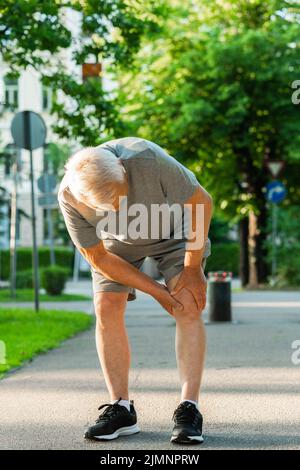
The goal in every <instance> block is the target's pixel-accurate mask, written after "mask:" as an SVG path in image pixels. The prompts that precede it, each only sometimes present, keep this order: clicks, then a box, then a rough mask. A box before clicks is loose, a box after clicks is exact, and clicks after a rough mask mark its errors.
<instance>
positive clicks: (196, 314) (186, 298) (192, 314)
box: [173, 289, 202, 323]
mask: <svg viewBox="0 0 300 470" xmlns="http://www.w3.org/2000/svg"><path fill="white" fill-rule="evenodd" d="M176 299H177V300H178V301H179V302H180V303H181V304H182V306H183V310H175V311H174V312H173V314H174V317H175V320H176V322H184V323H191V322H197V321H199V319H200V318H201V313H202V311H201V310H200V309H199V308H198V307H197V305H196V302H195V299H194V297H193V295H192V293H191V292H190V291H189V290H187V289H182V291H180V292H179V293H178V295H177V296H176Z"/></svg>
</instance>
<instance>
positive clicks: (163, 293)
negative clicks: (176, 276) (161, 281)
mask: <svg viewBox="0 0 300 470" xmlns="http://www.w3.org/2000/svg"><path fill="white" fill-rule="evenodd" d="M153 297H154V298H155V299H156V300H157V301H158V302H159V303H160V305H161V306H162V307H163V308H164V309H165V310H167V312H168V313H169V314H170V315H173V310H177V311H178V310H179V311H182V310H183V306H182V304H181V303H180V302H179V301H178V300H176V299H175V297H173V296H172V295H171V294H170V292H169V291H168V289H167V287H166V286H164V285H161V287H159V289H158V290H157V293H155V295H153Z"/></svg>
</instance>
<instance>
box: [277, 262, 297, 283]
mask: <svg viewBox="0 0 300 470" xmlns="http://www.w3.org/2000/svg"><path fill="white" fill-rule="evenodd" d="M299 262H300V260H299V258H297V257H296V259H295V260H294V261H292V260H290V263H289V264H285V265H281V266H279V268H278V284H279V286H280V287H288V286H290V287H299V286H300V264H299Z"/></svg>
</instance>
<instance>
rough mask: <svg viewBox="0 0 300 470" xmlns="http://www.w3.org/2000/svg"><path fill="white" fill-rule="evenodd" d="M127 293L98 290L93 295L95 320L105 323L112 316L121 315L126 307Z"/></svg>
mask: <svg viewBox="0 0 300 470" xmlns="http://www.w3.org/2000/svg"><path fill="white" fill-rule="evenodd" d="M126 302H127V293H123V292H98V293H96V294H95V295H94V308H95V314H96V317H97V320H100V321H101V323H105V322H106V321H109V320H110V319H112V318H114V319H115V318H116V317H119V316H123V314H124V312H125V308H126Z"/></svg>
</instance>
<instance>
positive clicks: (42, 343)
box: [0, 308, 93, 375]
mask: <svg viewBox="0 0 300 470" xmlns="http://www.w3.org/2000/svg"><path fill="white" fill-rule="evenodd" d="M92 322H93V318H92V317H91V316H90V315H86V314H85V313H81V312H74V311H73V312H72V311H71V312H65V311H59V310H41V311H40V312H39V313H36V312H34V311H33V310H31V309H21V308H13V309H12V308H1V309H0V338H1V340H2V341H4V343H5V345H6V353H7V357H6V364H0V375H1V374H3V373H5V372H7V371H8V370H9V369H12V368H14V367H18V366H20V365H21V364H22V363H23V362H24V361H26V360H29V359H31V358H32V357H33V356H35V355H36V354H39V353H43V352H45V351H47V350H48V349H52V348H55V347H57V346H58V345H59V344H60V343H61V341H63V340H64V339H67V338H70V337H71V336H73V335H74V334H76V333H78V332H79V331H82V330H85V329H87V328H89V327H90V326H91V325H92Z"/></svg>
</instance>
